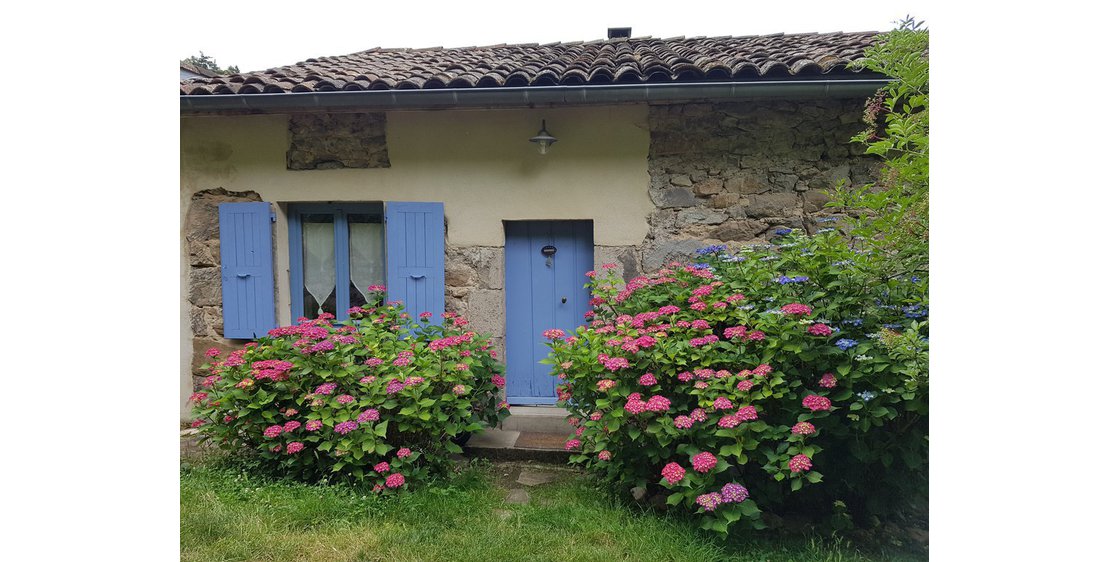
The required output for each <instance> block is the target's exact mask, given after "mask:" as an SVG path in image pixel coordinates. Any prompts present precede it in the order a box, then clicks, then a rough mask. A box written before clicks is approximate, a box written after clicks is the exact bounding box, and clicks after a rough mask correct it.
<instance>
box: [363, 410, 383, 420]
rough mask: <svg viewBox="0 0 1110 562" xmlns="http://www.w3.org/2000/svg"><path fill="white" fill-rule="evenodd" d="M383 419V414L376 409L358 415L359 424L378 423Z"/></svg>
mask: <svg viewBox="0 0 1110 562" xmlns="http://www.w3.org/2000/svg"><path fill="white" fill-rule="evenodd" d="M381 417H382V416H381V414H380V413H379V412H378V411H377V410H376V409H374V408H370V409H369V410H363V411H362V413H361V414H359V415H358V423H366V422H372V421H378V420H379V419H381Z"/></svg>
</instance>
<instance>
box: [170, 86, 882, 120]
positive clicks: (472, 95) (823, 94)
mask: <svg viewBox="0 0 1110 562" xmlns="http://www.w3.org/2000/svg"><path fill="white" fill-rule="evenodd" d="M887 83H889V80H887V79H884V78H877V79H876V78H860V79H841V80H790V81H788V80H768V81H754V82H690V83H678V84H605V85H594V86H527V87H512V88H510V87H499V88H450V89H435V90H363V91H331V92H301V93H285V94H205V95H183V96H181V113H182V114H199V113H285V112H291V111H305V110H309V111H310V110H333V109H360V110H387V109H394V110H397V109H461V108H493V107H546V106H577V105H611V104H621V103H650V102H663V103H667V102H689V101H700V100H743V99H757V98H772V97H775V98H844V97H865V96H869V95H871V94H873V93H875V90H878V89H879V88H880V87H882V86H884V85H886V84H887Z"/></svg>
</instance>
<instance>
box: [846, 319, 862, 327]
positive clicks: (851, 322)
mask: <svg viewBox="0 0 1110 562" xmlns="http://www.w3.org/2000/svg"><path fill="white" fill-rule="evenodd" d="M843 324H847V325H849V326H855V327H857V328H859V327H860V326H862V325H863V318H850V319H848V320H845V321H844V322H843Z"/></svg>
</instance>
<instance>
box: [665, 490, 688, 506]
mask: <svg viewBox="0 0 1110 562" xmlns="http://www.w3.org/2000/svg"><path fill="white" fill-rule="evenodd" d="M684 497H686V496H685V495H684V494H683V493H682V492H675V493H673V494H671V495H669V496H667V505H678V502H681V501H682V498H684Z"/></svg>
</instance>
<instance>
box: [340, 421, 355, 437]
mask: <svg viewBox="0 0 1110 562" xmlns="http://www.w3.org/2000/svg"><path fill="white" fill-rule="evenodd" d="M357 428H358V422H353V421H345V422H342V423H339V424H336V426H335V432H336V433H338V434H340V435H346V434H348V433H350V432H352V431H354V430H355V429H357Z"/></svg>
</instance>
